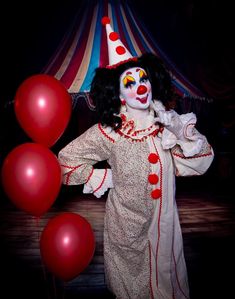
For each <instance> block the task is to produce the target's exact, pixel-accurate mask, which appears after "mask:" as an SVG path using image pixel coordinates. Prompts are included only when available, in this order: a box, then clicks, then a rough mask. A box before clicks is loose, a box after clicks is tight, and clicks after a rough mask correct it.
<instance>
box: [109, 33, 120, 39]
mask: <svg viewBox="0 0 235 299" xmlns="http://www.w3.org/2000/svg"><path fill="white" fill-rule="evenodd" d="M118 38H119V35H118V33H117V32H111V33H110V34H109V39H110V40H111V41H116V40H118Z"/></svg>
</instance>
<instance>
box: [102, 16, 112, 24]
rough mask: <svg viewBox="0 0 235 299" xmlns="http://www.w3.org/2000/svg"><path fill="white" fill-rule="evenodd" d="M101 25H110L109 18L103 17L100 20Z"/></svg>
mask: <svg viewBox="0 0 235 299" xmlns="http://www.w3.org/2000/svg"><path fill="white" fill-rule="evenodd" d="M101 23H102V25H106V24H110V18H109V17H103V18H102V20H101Z"/></svg>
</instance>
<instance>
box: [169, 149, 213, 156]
mask: <svg viewBox="0 0 235 299" xmlns="http://www.w3.org/2000/svg"><path fill="white" fill-rule="evenodd" d="M210 149H211V146H210ZM172 155H173V156H175V157H179V158H182V159H196V158H202V157H207V156H211V155H212V151H210V152H209V153H207V154H201V155H200V154H198V155H195V156H192V157H185V156H184V155H182V154H178V153H174V152H172Z"/></svg>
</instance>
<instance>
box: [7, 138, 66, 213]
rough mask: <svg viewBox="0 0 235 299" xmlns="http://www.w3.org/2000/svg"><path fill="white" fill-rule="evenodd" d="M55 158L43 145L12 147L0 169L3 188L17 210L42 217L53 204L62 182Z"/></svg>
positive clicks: (32, 144)
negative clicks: (0, 170)
mask: <svg viewBox="0 0 235 299" xmlns="http://www.w3.org/2000/svg"><path fill="white" fill-rule="evenodd" d="M61 178H62V175H61V167H60V164H59V162H58V160H57V158H56V156H55V155H54V154H53V153H52V152H51V151H50V150H49V149H48V148H47V147H45V146H43V145H41V144H36V143H25V144H22V145H19V146H18V147H16V148H14V149H13V150H12V151H11V152H10V153H9V154H8V155H7V156H6V158H5V160H4V162H3V167H2V183H3V188H4V190H5V192H6V194H7V195H8V197H9V199H11V200H12V202H13V203H14V204H15V205H16V206H17V207H18V208H19V209H21V210H23V211H25V212H27V213H29V214H31V215H34V216H38V217H39V216H41V215H43V214H44V213H45V212H46V211H47V210H48V209H49V208H50V207H51V206H52V204H53V203H54V201H55V199H56V197H57V195H58V194H59V191H60V187H61V183H62V179H61Z"/></svg>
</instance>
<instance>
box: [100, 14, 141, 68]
mask: <svg viewBox="0 0 235 299" xmlns="http://www.w3.org/2000/svg"><path fill="white" fill-rule="evenodd" d="M101 22H102V24H103V25H104V26H105V27H106V34H107V43H108V55H109V65H107V66H106V68H115V67H117V66H118V65H120V64H122V63H125V62H127V61H130V60H137V57H133V56H132V55H131V53H130V52H129V51H128V50H127V48H126V47H125V46H124V45H123V43H122V42H121V40H120V39H119V35H118V33H117V32H114V31H113V29H112V27H111V25H110V19H109V17H103V18H102V21H101Z"/></svg>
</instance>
